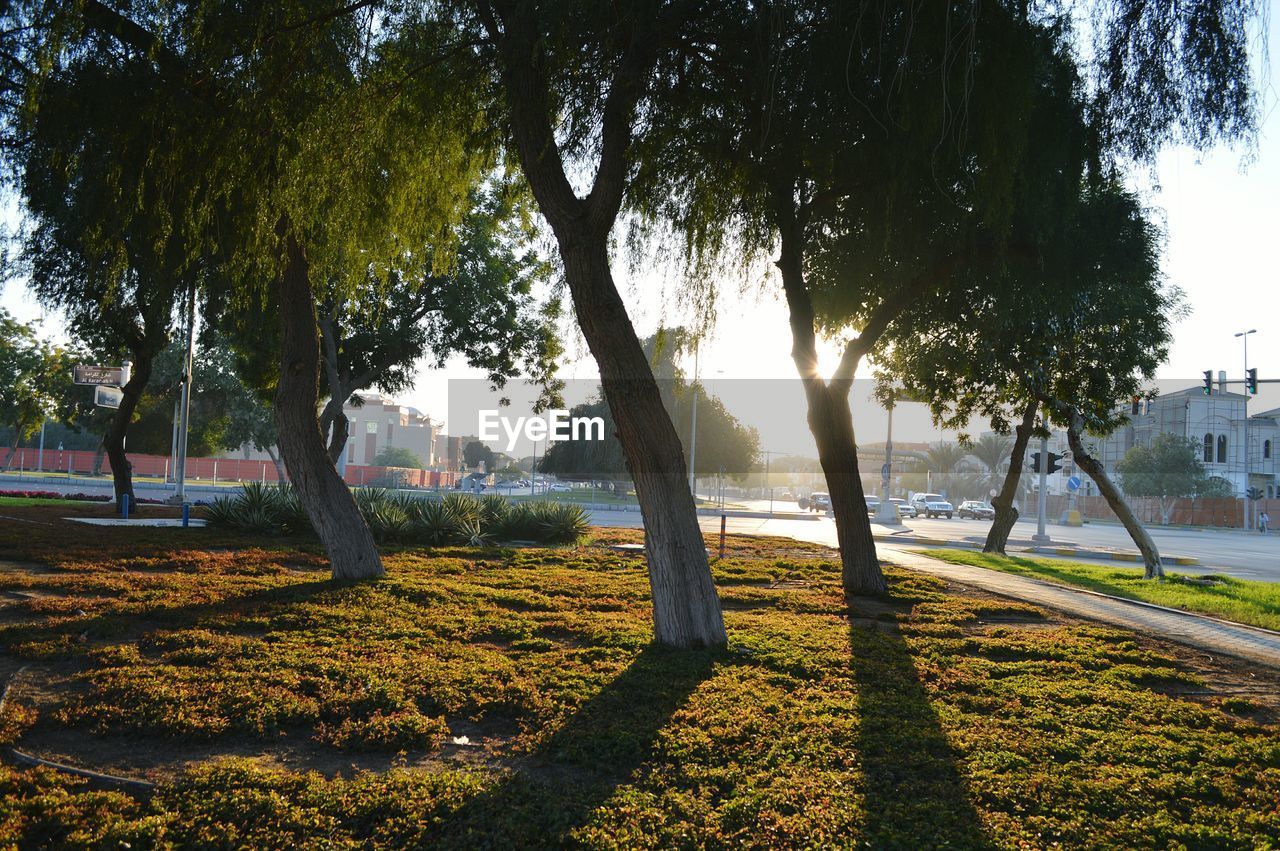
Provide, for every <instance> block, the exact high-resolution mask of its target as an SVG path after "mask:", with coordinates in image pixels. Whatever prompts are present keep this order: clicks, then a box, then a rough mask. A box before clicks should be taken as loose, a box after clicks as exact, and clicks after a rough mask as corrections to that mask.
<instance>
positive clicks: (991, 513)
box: [956, 499, 996, 520]
mask: <svg viewBox="0 0 1280 851" xmlns="http://www.w3.org/2000/svg"><path fill="white" fill-rule="evenodd" d="M956 513H957V514H959V515H960V516H961V517H972V518H973V519H974V520H994V519H996V510H995V508H993V507H992V506H991V504H990V503H986V502H983V501H982V500H980V499H967V500H965V501H964V502H962V503H960V507H959V508H958V509H957V510H956Z"/></svg>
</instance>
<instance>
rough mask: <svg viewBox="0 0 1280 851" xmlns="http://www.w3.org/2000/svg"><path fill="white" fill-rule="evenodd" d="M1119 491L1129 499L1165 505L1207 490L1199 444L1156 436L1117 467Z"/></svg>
mask: <svg viewBox="0 0 1280 851" xmlns="http://www.w3.org/2000/svg"><path fill="white" fill-rule="evenodd" d="M1116 472H1117V473H1118V474H1119V475H1120V487H1121V488H1123V489H1124V492H1125V493H1126V494H1127V495H1128V496H1137V497H1151V498H1154V499H1158V500H1160V502H1161V504H1162V505H1165V504H1168V503H1169V502H1170V501H1172V500H1174V499H1177V498H1178V497H1184V496H1195V495H1196V494H1198V493H1200V492H1201V491H1203V490H1204V489H1205V488H1206V487H1207V486H1208V479H1209V474H1208V473H1207V472H1206V471H1205V466H1204V463H1203V462H1202V461H1201V460H1200V444H1199V443H1198V442H1197V441H1195V440H1191V439H1188V438H1184V437H1181V436H1179V435H1176V434H1168V433H1163V434H1157V435H1156V436H1155V437H1153V438H1152V439H1151V443H1150V444H1137V445H1135V446H1132V447H1130V448H1129V451H1128V452H1126V453H1125V454H1124V457H1123V458H1121V459H1120V463H1118V464H1117V465H1116Z"/></svg>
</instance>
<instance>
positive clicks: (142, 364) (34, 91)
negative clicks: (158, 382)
mask: <svg viewBox="0 0 1280 851" xmlns="http://www.w3.org/2000/svg"><path fill="white" fill-rule="evenodd" d="M173 95H174V93H173V92H172V90H171V89H170V88H169V87H168V86H167V84H166V82H165V80H164V79H163V78H162V77H161V76H160V75H158V74H157V73H156V71H155V69H154V67H153V66H152V64H151V63H150V62H149V61H148V60H147V59H146V58H145V57H141V56H138V55H136V54H132V53H130V52H128V51H117V50H112V49H110V48H109V47H106V46H103V45H102V44H100V43H97V42H92V43H90V44H88V45H86V49H83V50H77V51H74V52H68V54H67V55H66V56H65V57H62V58H60V59H59V60H58V61H55V62H53V63H52V64H51V65H50V67H49V68H48V70H47V71H46V72H45V73H43V74H40V75H38V76H33V77H32V78H31V79H30V81H29V86H28V91H27V92H26V97H27V100H28V103H29V104H31V106H30V108H28V109H26V110H25V111H23V112H21V113H20V114H19V115H18V116H16V117H11V121H13V122H14V123H15V124H16V125H17V126H18V132H19V133H20V135H21V137H22V140H23V141H22V143H21V145H19V146H18V147H16V148H15V150H14V152H13V154H12V155H11V157H10V158H9V162H10V165H11V167H12V168H13V169H14V171H15V173H16V182H17V188H18V192H19V193H20V196H21V198H22V201H23V204H24V207H25V211H26V213H27V215H28V217H29V218H30V219H31V226H30V227H29V228H28V231H27V235H26V238H25V240H24V243H23V250H22V259H23V265H24V266H25V268H26V271H27V272H28V274H29V283H30V287H31V289H32V290H33V291H34V292H35V294H36V296H37V297H38V298H39V299H40V300H41V302H43V303H44V304H45V305H46V306H48V307H50V308H53V309H58V310H62V311H64V312H65V314H66V316H67V324H68V326H69V328H70V330H71V331H72V333H73V334H74V335H76V336H77V337H79V338H80V339H82V340H85V341H87V342H89V343H90V348H91V349H93V350H96V351H98V352H102V353H110V354H112V355H113V356H114V362H115V363H117V364H118V363H119V362H120V361H121V360H122V359H123V358H124V357H125V356H127V357H128V358H129V359H130V360H132V365H133V367H132V373H131V378H130V380H129V381H128V383H126V384H125V386H124V387H123V388H122V391H123V396H122V399H121V402H120V406H119V408H117V409H116V410H115V412H114V414H113V416H112V419H111V423H110V426H109V428H108V430H107V432H106V435H105V437H104V440H103V444H104V446H105V448H106V451H107V454H108V456H109V457H110V458H111V469H112V473H113V477H114V486H115V495H116V499H117V501H120V500H121V497H123V496H125V495H128V496H130V497H131V498H132V497H133V478H132V469H131V466H130V464H129V461H128V458H127V457H126V455H125V445H126V438H127V436H128V432H129V427H130V424H131V422H132V421H133V417H134V414H135V412H136V410H137V406H138V403H139V401H140V400H141V398H142V395H143V392H144V391H145V389H146V387H147V384H148V382H149V381H150V379H151V372H152V363H153V361H154V359H155V357H156V356H157V355H158V354H159V353H160V352H161V351H162V350H163V349H164V348H165V346H166V345H167V344H168V342H169V333H170V328H171V327H172V325H173V318H174V317H173V314H174V311H175V309H176V307H177V305H178V302H179V300H180V298H181V297H182V294H183V293H184V292H188V291H189V290H190V288H191V287H192V286H193V285H194V278H193V274H194V271H193V265H192V260H191V258H190V256H189V255H188V253H187V245H186V244H185V243H184V240H183V237H182V232H181V226H180V222H181V220H182V209H183V206H182V205H183V203H184V200H185V197H184V196H185V193H186V192H187V191H188V190H189V189H190V184H189V183H186V182H184V181H183V180H182V176H181V175H176V176H175V175H170V178H169V179H167V180H161V179H155V178H154V176H153V175H152V174H150V173H149V172H150V170H151V169H152V168H153V166H154V164H155V163H157V162H166V163H171V162H172V160H173V159H174V158H175V157H177V156H180V153H179V152H177V151H176V150H175V149H174V147H172V146H169V145H166V144H165V143H163V142H160V143H159V144H157V142H156V140H157V139H163V138H164V137H165V136H166V135H167V134H168V133H169V132H170V126H171V122H173V121H174V120H176V118H177V114H176V112H175V110H176V109H177V108H178V107H177V103H176V102H175V101H174V100H173V99H172V96H173ZM121 115H130V116H132V120H130V121H128V122H121V121H120V120H119V117H120V116H121Z"/></svg>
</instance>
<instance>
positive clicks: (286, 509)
mask: <svg viewBox="0 0 1280 851" xmlns="http://www.w3.org/2000/svg"><path fill="white" fill-rule="evenodd" d="M276 513H277V515H278V518H279V521H280V526H281V528H282V529H283V530H284V533H285V534H286V535H311V534H313V533H314V532H315V527H313V526H312V525H311V516H310V515H308V514H307V509H306V508H305V507H304V506H303V504H302V497H300V496H299V495H298V489H297V488H295V487H294V486H293V485H291V484H283V485H281V486H280V492H279V495H278V497H277V505H276Z"/></svg>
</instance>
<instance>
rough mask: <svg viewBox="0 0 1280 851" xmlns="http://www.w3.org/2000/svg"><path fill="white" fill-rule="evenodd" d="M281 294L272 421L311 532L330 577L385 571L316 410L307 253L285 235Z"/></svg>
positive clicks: (316, 361) (315, 342)
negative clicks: (322, 550) (322, 549)
mask: <svg viewBox="0 0 1280 851" xmlns="http://www.w3.org/2000/svg"><path fill="white" fill-rule="evenodd" d="M286 240H287V242H286V249H285V250H286V258H285V268H284V271H283V272H282V273H281V275H280V277H279V281H278V287H279V296H280V329H281V334H280V384H279V387H278V388H277V389H276V399H275V409H276V424H277V426H278V427H279V432H280V437H279V446H280V454H281V455H282V456H283V457H284V463H285V467H286V468H287V469H288V472H289V478H290V479H291V480H292V482H293V485H294V487H296V488H297V489H298V498H299V499H300V500H301V501H302V505H303V507H304V508H306V510H307V516H308V517H309V518H310V519H311V524H312V526H314V527H315V530H316V534H317V535H319V536H320V541H321V542H322V543H323V544H324V546H325V549H326V550H328V552H329V561H330V563H331V565H332V567H333V578H334V579H367V578H371V577H378V576H381V575H382V574H383V569H382V559H381V558H380V557H379V555H378V547H377V545H376V544H375V543H374V540H373V535H372V533H370V531H369V526H368V524H366V523H365V522H364V518H363V517H362V516H361V515H360V511H359V509H358V508H356V503H355V499H353V498H352V496H351V491H350V490H348V488H347V485H346V483H345V482H343V481H342V477H341V476H339V475H338V471H337V469H336V468H335V467H334V465H333V462H332V461H331V460H329V454H328V452H327V450H326V447H325V443H324V438H323V436H322V435H321V434H320V423H319V421H318V419H317V417H316V409H317V407H318V406H319V401H320V399H319V396H320V341H319V337H318V332H317V330H316V302H315V295H314V293H313V292H312V290H311V281H310V278H309V271H310V270H309V268H308V264H307V258H306V255H305V254H304V252H303V250H302V247H301V246H300V245H298V243H297V240H296V239H294V238H293V237H292V236H287V237H286Z"/></svg>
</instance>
